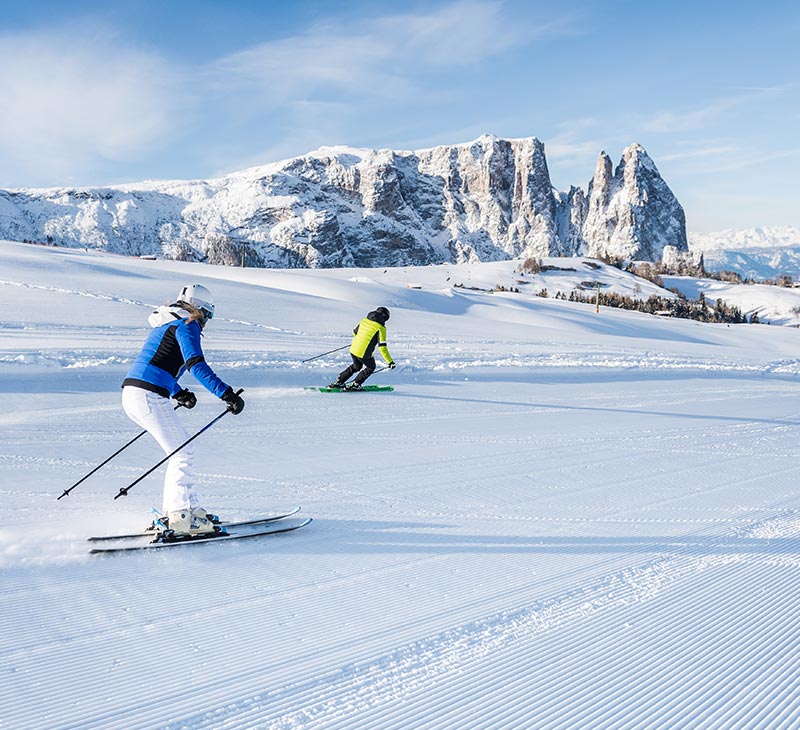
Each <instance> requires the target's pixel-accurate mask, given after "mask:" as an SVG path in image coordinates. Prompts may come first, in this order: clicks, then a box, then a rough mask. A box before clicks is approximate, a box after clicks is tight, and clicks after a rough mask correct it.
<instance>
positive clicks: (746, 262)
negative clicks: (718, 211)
mask: <svg viewBox="0 0 800 730" xmlns="http://www.w3.org/2000/svg"><path fill="white" fill-rule="evenodd" d="M689 248H690V249H691V250H692V251H698V252H702V254H703V259H704V262H705V266H706V268H707V269H709V270H710V271H722V270H728V271H735V272H737V273H739V274H741V275H742V276H745V277H749V278H753V279H756V280H763V279H772V278H775V277H776V276H780V275H782V274H783V275H789V276H791V277H792V278H794V279H797V280H800V228H794V227H792V226H772V227H769V226H767V227H763V228H747V229H741V230H725V231H719V232H716V233H690V234H689Z"/></svg>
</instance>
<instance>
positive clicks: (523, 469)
mask: <svg viewBox="0 0 800 730" xmlns="http://www.w3.org/2000/svg"><path fill="white" fill-rule="evenodd" d="M554 261H558V260H554ZM561 261H562V264H563V260H561ZM576 263H577V262H576ZM570 265H573V264H570ZM576 268H577V269H578V270H576V271H575V272H569V271H563V270H562V271H558V270H548V271H545V272H543V273H542V274H537V275H536V277H543V278H537V279H536V281H535V282H532V283H530V284H526V285H521V286H520V288H521V291H520V292H519V293H516V292H513V293H512V292H502V291H497V292H489V291H486V290H487V289H492V288H496V287H497V286H498V285H502V286H505V284H506V283H508V284H513V283H514V282H515V281H517V280H518V279H521V278H523V277H521V276H520V275H519V273H518V272H517V271H515V264H514V263H513V262H498V263H491V264H472V265H470V264H461V265H451V266H446V265H445V266H441V267H439V266H431V267H419V268H411V267H409V268H402V267H401V268H395V269H384V268H377V269H368V270H367V269H349V270H347V269H324V270H278V269H240V268H233V267H224V266H212V265H203V264H196V263H187V262H176V261H163V260H159V261H146V260H141V259H138V258H131V257H124V256H117V255H113V254H108V253H101V252H92V251H90V252H84V251H79V250H71V249H64V248H49V247H42V246H30V245H24V244H17V243H0V312H1V314H0V395H2V402H3V408H2V409H1V410H0V426H1V427H0V495H1V499H2V502H1V503H2V505H3V515H4V516H3V526H2V529H0V568H1V570H0V589H1V590H2V605H3V610H2V613H0V616H2V629H3V632H2V636H3V640H2V647H1V648H0V674H2V676H3V678H4V682H3V692H2V693H0V718H2V720H0V724H1V725H2V726H3V727H6V726H7V727H8V728H14V730H17V729H20V730H51V729H52V728H87V729H88V728H91V729H92V730H118V729H119V728H125V729H126V730H144V729H146V730H155V729H156V728H158V729H165V728H167V729H169V728H175V729H177V728H190V729H191V730H199V729H201V728H202V729H205V728H208V729H212V728H213V729H214V730H218V729H219V728H237V730H238V729H239V728H259V729H263V728H267V729H270V730H278V729H285V728H303V730H334V729H338V730H362V729H363V730H366V729H367V728H376V729H377V728H380V729H381V730H384V729H386V728H403V729H404V730H405V729H410V730H414V729H425V730H451V729H452V728H459V729H461V728H465V729H466V728H472V729H474V730H478V729H480V730H507V729H508V728H550V729H559V730H574V729H575V728H628V727H631V728H632V727H642V728H648V730H672V729H674V728H676V727H708V728H712V727H717V728H726V729H731V730H733V729H736V730H739V729H741V730H744V729H748V730H749V729H750V728H759V730H773V729H774V730H777V729H778V728H792V727H797V726H798V725H800V697H798V693H797V691H796V681H795V679H796V677H797V676H798V675H799V674H800V657H798V652H797V651H796V647H797V646H798V642H800V628H798V622H797V615H798V613H799V612H800V588H799V587H800V569H799V568H800V565H799V564H798V557H797V556H798V553H799V552H800V537H798V535H799V534H800V511H798V496H797V448H796V442H797V426H798V424H800V407H798V401H797V382H798V378H800V362H798V359H797V353H798V352H800V332H798V331H797V330H796V329H793V328H786V327H769V326H763V325H731V326H728V325H724V324H703V323H698V322H693V321H688V320H676V319H668V318H659V317H652V316H647V315H643V314H638V313H634V312H626V311H621V310H612V309H605V308H602V309H601V312H600V314H595V312H594V307H593V306H591V305H586V304H578V303H572V302H567V301H560V300H559V301H556V300H554V299H552V298H548V299H545V298H541V297H538V296H536V295H535V294H536V289H537V288H538V287H539V286H540V285H542V284H544V285H546V286H547V287H548V288H550V289H551V290H552V289H554V288H555V287H556V284H557V282H560V285H564V286H566V285H567V284H568V283H569V282H571V281H572V277H577V278H587V279H588V278H589V277H590V276H591V275H595V276H598V277H599V276H601V275H602V276H604V277H606V278H604V281H606V282H608V283H609V286H612V285H613V286H618V287H620V289H621V290H624V289H625V288H626V287H632V286H634V285H635V284H636V280H634V279H633V278H632V277H630V276H629V275H626V274H624V273H623V272H617V273H616V274H615V273H614V270H608V271H605V270H597V269H592V268H591V267H589V266H585V264H584V263H582V262H581V263H580V264H578V266H577V267H576ZM582 269H585V271H584V270H582ZM548 276H550V277H552V278H549V279H548V278H546V277H548ZM614 277H616V280H614ZM524 278H526V279H528V278H532V277H530V276H528V275H526V277H524ZM187 282H198V283H203V284H205V285H206V286H208V287H209V288H210V289H211V290H212V292H213V293H214V295H215V297H216V301H217V312H216V316H215V318H214V320H213V321H212V322H211V323H210V325H209V327H208V328H207V330H206V332H205V337H204V345H203V346H204V350H205V353H206V357H207V360H208V362H209V363H210V364H211V365H212V366H213V367H214V368H215V369H216V370H217V372H218V373H219V374H220V376H222V377H223V378H224V379H226V381H228V382H230V383H232V384H233V385H234V386H236V387H241V388H244V398H245V400H246V408H245V410H244V412H243V413H242V414H241V415H238V416H232V415H228V416H226V417H225V418H223V419H222V420H221V421H219V423H218V424H216V425H215V426H214V427H213V430H212V431H210V432H209V433H206V434H204V435H203V436H201V437H200V438H199V439H198V441H197V442H196V443H197V447H198V448H197V452H198V453H197V470H198V480H199V489H200V492H201V495H202V498H203V502H204V503H205V504H206V505H207V506H208V507H209V508H213V509H214V510H215V511H218V512H220V513H222V515H223V517H226V518H229V519H236V518H241V517H245V516H248V515H252V514H254V513H257V512H263V511H265V510H267V511H273V510H279V509H283V508H286V507H290V506H293V505H302V507H303V511H302V514H305V515H308V516H312V517H313V518H314V522H313V523H312V524H311V525H309V526H308V527H307V528H304V530H302V531H299V532H296V533H291V534H288V535H285V536H283V537H272V538H268V539H260V540H252V541H242V542H239V543H235V542H234V543H228V544H217V545H213V544H212V545H208V546H192V547H187V548H178V549H175V550H173V549H169V550H168V551H167V552H166V553H164V554H136V555H132V556H119V557H113V558H112V557H106V558H103V557H97V556H90V555H89V554H88V552H87V549H88V546H89V544H88V543H86V541H85V538H86V537H87V536H88V535H91V534H98V533H101V534H109V533H112V532H116V531H120V530H123V531H128V530H136V529H139V528H141V527H142V526H143V525H144V524H146V523H147V522H149V520H150V518H151V514H150V508H151V506H152V505H154V504H159V501H160V488H161V484H160V482H161V473H160V472H159V473H157V474H155V475H153V476H151V477H148V478H147V479H145V480H144V481H143V482H141V483H140V484H138V485H137V486H136V488H135V489H134V490H132V491H131V492H130V494H129V496H127V497H126V498H124V499H120V500H114V499H113V495H114V494H116V493H117V490H118V489H119V488H120V487H121V486H123V485H125V484H128V483H130V482H132V481H133V480H134V479H136V478H137V477H138V476H139V475H140V474H142V473H143V472H144V471H145V470H146V469H147V468H149V467H150V466H151V465H153V464H154V463H155V462H156V461H157V460H158V459H160V458H161V453H160V451H159V449H158V448H157V447H156V445H155V444H154V443H153V442H152V441H151V440H150V439H149V437H148V438H147V439H142V440H141V441H139V442H136V443H135V444H134V445H133V446H131V447H130V448H128V449H126V450H125V451H124V452H123V453H122V454H120V455H119V456H118V457H116V458H115V459H114V460H112V461H111V462H110V463H109V464H108V465H107V466H105V467H103V469H102V470H100V471H99V472H98V473H97V474H95V475H93V476H92V477H90V478H89V479H87V480H86V481H85V482H84V483H82V484H81V485H80V486H79V487H78V488H77V489H76V490H75V491H74V492H73V493H72V494H71V495H70V496H69V497H67V498H65V499H63V500H61V501H57V500H56V497H57V496H58V495H59V494H60V493H61V492H62V490H63V489H64V488H65V487H68V486H69V485H71V484H73V483H74V482H76V481H77V480H78V479H79V478H80V477H82V476H83V475H84V474H86V473H87V472H89V471H90V470H91V469H92V468H93V467H94V466H95V465H97V464H99V463H100V462H101V461H102V460H103V459H105V458H106V457H108V456H109V455H111V454H112V453H113V452H114V451H116V450H117V449H118V448H119V447H120V446H121V445H122V444H124V443H125V442H126V441H128V440H130V439H131V438H132V437H133V436H134V435H135V434H136V432H137V428H136V427H135V426H134V425H133V424H132V423H131V422H130V421H129V420H128V419H127V417H126V416H125V415H124V413H123V412H122V410H121V407H120V402H119V401H120V392H119V384H120V381H121V379H122V377H123V375H124V373H125V371H126V368H127V366H128V363H129V362H130V361H131V359H132V358H133V357H134V356H135V354H136V353H137V352H138V349H139V347H140V345H141V343H142V341H143V338H144V337H145V336H146V334H147V329H148V328H147V325H146V317H147V314H148V312H149V311H150V309H151V308H152V306H153V305H155V304H158V303H160V302H162V301H164V300H166V299H169V298H172V297H174V295H175V293H176V292H177V291H178V289H179V287H180V286H181V285H183V284H184V283H187ZM454 282H455V283H459V284H463V286H460V287H455V288H454V287H453V286H452V284H453V283H454ZM409 285H410V286H409ZM379 304H383V305H385V306H388V307H389V308H390V309H391V319H390V321H389V323H388V324H389V326H388V330H389V337H388V340H389V348H390V351H391V352H392V354H393V356H394V357H395V359H396V360H397V362H398V364H399V367H398V368H397V369H396V370H394V371H386V372H382V373H378V374H376V375H375V376H373V381H374V382H381V383H385V384H391V385H393V386H394V387H395V391H394V392H392V393H386V394H378V395H375V394H363V393H362V394H336V395H326V394H321V393H317V392H311V391H307V390H304V389H303V387H302V386H304V385H310V384H320V383H324V382H327V381H328V380H329V379H331V378H332V377H333V376H334V375H335V374H336V373H337V372H338V370H339V369H340V368H341V367H343V366H344V364H345V363H346V362H347V357H346V355H343V353H342V352H339V353H334V354H332V355H329V356H326V357H323V358H320V359H317V360H314V361H312V362H308V363H304V362H303V360H305V359H306V358H310V357H312V356H314V355H316V354H318V353H321V352H325V351H327V350H332V349H334V348H336V347H340V346H345V347H346V346H347V343H348V342H349V332H350V329H351V328H352V326H353V325H354V324H355V322H357V321H358V320H359V319H360V317H362V316H363V315H364V313H365V312H366V311H367V310H369V309H371V308H373V307H374V306H376V305H379ZM343 352H344V351H343ZM184 384H185V385H186V386H187V387H190V388H192V389H193V390H196V391H197V394H198V401H199V402H198V405H197V407H196V408H195V409H193V410H192V411H189V412H181V418H182V420H183V421H184V422H185V423H186V424H187V427H188V428H190V429H191V430H198V429H200V428H201V427H202V426H204V425H205V424H206V423H208V422H209V421H210V420H211V419H212V418H214V417H215V416H216V415H217V414H219V413H220V411H221V407H220V403H219V401H217V400H216V399H214V398H213V397H211V396H210V395H209V394H208V393H205V392H202V391H201V388H200V386H199V385H198V384H197V383H196V382H194V381H193V379H192V378H191V377H190V376H187V377H186V378H184ZM754 678H757V681H754Z"/></svg>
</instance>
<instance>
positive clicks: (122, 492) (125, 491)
mask: <svg viewBox="0 0 800 730" xmlns="http://www.w3.org/2000/svg"><path fill="white" fill-rule="evenodd" d="M243 392H244V389H242V388H240V389H239V390H237V391H236V395H240V394H241V393H243ZM228 413H230V409H228V408H226V409H225V410H224V411H222V413H220V414H219V415H218V416H217V417H216V418H214V419H213V420H212V421H209V422H208V423H207V424H206V425H205V426H203V428H201V429H200V430H199V431H198V432H197V433H196V434H195V435H194V436H192V437H190V438H188V439H186V441H184V442H183V443H182V444H181V445H180V446H179V447H178V448H177V449H175V451H173V452H172V453H171V454H167V455H166V456H165V457H164V458H163V459H161V461H159V462H158V464H156V465H155V466H154V467H153V468H152V469H148V470H147V471H146V472H145V473H144V474H142V476H140V477H139V478H138V479H137V480H136V481H135V482H131V483H130V484H129V485H128V486H127V487H122V488H121V489H120V490H119V492H118V493H117V495H116V497H114V499H119V498H120V497H127V496H128V490H130V488H131V487H134V486H136V485H137V484H138V483H139V482H140V481H142V479H144V478H145V477H147V476H150V474H152V473H153V472H154V471H155V470H156V469H158V467H159V466H161V465H162V464H163V463H164V462H165V461H169V459H171V458H172V457H173V456H175V454H177V453H178V452H179V451H180V450H181V449H182V448H183V447H184V446H187V445H188V444H190V443H191V442H192V441H194V440H195V439H196V438H197V437H198V436H199V435H200V434H201V433H203V432H204V431H208V429H209V428H211V427H212V426H213V425H214V424H215V423H216V422H217V421H219V419H220V418H222V417H223V416H225V415H227V414H228Z"/></svg>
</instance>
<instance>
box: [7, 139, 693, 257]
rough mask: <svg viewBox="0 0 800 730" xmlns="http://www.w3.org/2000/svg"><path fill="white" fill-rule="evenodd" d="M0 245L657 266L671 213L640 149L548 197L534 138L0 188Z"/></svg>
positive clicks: (674, 235) (677, 242)
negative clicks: (106, 183) (118, 180)
mask: <svg viewBox="0 0 800 730" xmlns="http://www.w3.org/2000/svg"><path fill="white" fill-rule="evenodd" d="M0 238H10V239H14V240H36V241H48V242H52V243H56V244H58V245H66V246H91V247H95V248H103V249H106V250H110V251H114V252H117V253H125V254H136V255H141V254H155V255H162V256H167V257H170V258H180V259H190V260H201V261H202V260H205V261H209V262H211V263H228V264H240V263H241V262H242V261H244V262H245V263H246V264H247V265H250V266H281V267H297V266H301V267H302V266H311V267H330V266H400V265H407V264H427V263H445V262H459V261H470V260H483V261H491V260H501V259H507V258H514V257H527V256H548V255H566V256H571V255H576V254H587V253H588V254H589V255H595V256H599V255H610V256H623V257H626V258H642V259H650V260H655V259H660V257H661V252H662V251H663V248H664V246H665V245H673V246H675V247H676V248H677V249H678V250H686V231H685V220H684V215H683V209H682V208H681V206H680V204H679V203H678V201H677V200H676V199H675V197H674V195H673V194H672V192H671V191H670V190H669V187H668V186H667V184H666V183H665V182H664V180H663V179H662V178H661V176H660V174H659V173H658V170H657V168H656V166H655V164H654V163H653V161H652V160H651V159H650V157H649V156H648V155H647V153H646V152H645V150H644V148H643V147H641V146H640V145H639V144H632V145H630V146H629V147H627V148H626V149H625V150H624V152H623V155H622V160H621V161H620V163H619V165H618V166H617V168H616V170H613V171H612V163H611V159H610V158H609V156H608V155H607V154H606V153H605V152H601V153H600V155H599V157H598V160H597V166H596V169H595V173H594V177H593V178H592V180H591V181H590V183H589V186H588V190H587V192H586V193H584V192H583V190H582V189H581V188H577V187H574V186H573V187H572V188H570V190H569V191H568V192H566V193H562V192H558V191H556V190H554V189H553V187H552V184H551V181H550V172H549V169H548V164H547V159H546V155H545V147H544V144H543V143H542V142H541V141H540V140H538V139H536V138H535V137H526V138H521V139H504V138H498V137H496V136H494V135H490V134H483V135H481V136H480V137H478V138H477V139H476V140H473V141H472V142H467V143H463V144H457V145H442V146H438V147H433V148H430V149H425V150H419V151H416V152H410V151H394V150H369V149H356V148H350V147H342V146H337V147H322V148H320V149H318V150H315V151H314V152H310V153H308V154H306V155H303V156H301V157H296V158H292V159H289V160H284V161H282V162H278V163H273V164H270V165H264V166H261V167H256V168H251V169H249V170H245V171H242V172H239V173H235V174H232V175H228V176H226V177H224V178H220V179H217V180H208V181H197V182H160V183H142V184H140V185H128V186H116V187H109V188H79V189H69V190H65V189H47V190H16V191H12V190H9V191H2V190H0Z"/></svg>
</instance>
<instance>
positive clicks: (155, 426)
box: [122, 385, 198, 514]
mask: <svg viewBox="0 0 800 730" xmlns="http://www.w3.org/2000/svg"><path fill="white" fill-rule="evenodd" d="M122 408H123V409H124V410H125V413H127V414H128V418H130V419H131V420H132V421H133V422H134V423H136V424H138V425H139V426H141V427H142V428H144V429H146V430H147V431H148V432H149V433H150V435H151V436H152V437H153V438H154V439H155V440H156V441H157V442H158V445H159V446H160V447H161V448H162V449H164V453H165V454H170V453H172V452H173V451H175V449H177V448H178V447H179V446H180V445H181V444H182V443H183V442H184V441H186V440H187V439H188V438H189V433H188V432H187V430H186V429H185V428H184V427H183V425H182V424H181V422H180V419H179V418H178V415H177V413H176V412H175V410H174V406H173V405H172V403H170V401H169V398H164V397H163V396H160V395H158V393H151V392H150V391H148V390H143V389H142V388H137V387H135V386H131V385H126V386H125V387H124V388H123V389H122ZM197 506H198V502H197V496H196V495H195V491H194V444H189V445H188V446H184V447H183V448H182V449H181V450H180V451H179V452H178V453H177V454H175V456H173V457H172V458H171V459H170V460H169V461H168V462H167V473H166V474H165V475H164V496H163V500H162V507H161V511H162V512H163V513H164V514H168V513H169V512H172V511H174V510H179V509H192V508H194V507H197Z"/></svg>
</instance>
